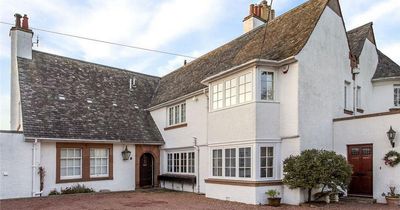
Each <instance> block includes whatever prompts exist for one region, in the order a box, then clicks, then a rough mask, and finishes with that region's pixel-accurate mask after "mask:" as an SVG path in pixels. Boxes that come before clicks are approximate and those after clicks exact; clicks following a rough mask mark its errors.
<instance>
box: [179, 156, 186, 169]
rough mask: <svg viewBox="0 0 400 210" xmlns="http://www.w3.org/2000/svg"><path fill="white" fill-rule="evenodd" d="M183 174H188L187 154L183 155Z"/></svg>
mask: <svg viewBox="0 0 400 210" xmlns="http://www.w3.org/2000/svg"><path fill="white" fill-rule="evenodd" d="M180 172H181V173H186V172H187V153H181V171H180Z"/></svg>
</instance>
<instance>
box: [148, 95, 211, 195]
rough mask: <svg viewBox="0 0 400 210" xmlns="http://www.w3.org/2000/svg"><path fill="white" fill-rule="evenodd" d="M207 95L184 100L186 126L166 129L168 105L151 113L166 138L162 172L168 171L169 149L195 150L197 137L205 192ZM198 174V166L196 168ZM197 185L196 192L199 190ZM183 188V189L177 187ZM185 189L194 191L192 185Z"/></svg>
mask: <svg viewBox="0 0 400 210" xmlns="http://www.w3.org/2000/svg"><path fill="white" fill-rule="evenodd" d="M207 97H208V96H207V95H205V94H202V95H198V96H196V97H194V98H190V99H187V100H184V101H182V102H186V123H187V126H186V127H181V128H176V129H171V130H164V128H166V127H167V125H168V124H167V107H163V108H160V109H157V110H154V111H151V115H152V117H153V119H154V121H155V123H156V125H157V127H158V129H159V130H160V132H161V135H162V136H163V138H164V141H165V145H164V146H162V148H161V155H160V156H161V157H160V158H161V160H160V161H161V162H160V163H161V166H160V171H161V174H163V173H167V168H166V166H167V151H171V152H174V151H182V150H184V151H195V148H194V147H193V146H194V139H193V137H196V138H197V145H199V146H200V163H199V162H198V161H199V160H198V158H197V151H196V157H195V159H196V160H195V161H196V165H197V164H198V163H199V164H200V168H201V170H200V171H199V173H200V176H199V178H198V180H199V183H200V186H199V188H200V192H202V193H205V183H204V179H206V178H207V176H208V158H207V157H208V148H207V116H208V115H207V113H208V99H207ZM195 171H196V175H197V171H198V170H197V167H196V169H195ZM166 187H167V188H169V187H171V185H170V183H169V184H168V185H166ZM197 188H198V187H197V186H196V190H195V191H196V192H197ZM177 190H181V189H177ZM184 190H185V191H190V192H192V191H193V190H192V188H191V186H190V187H189V188H187V187H185V189H184Z"/></svg>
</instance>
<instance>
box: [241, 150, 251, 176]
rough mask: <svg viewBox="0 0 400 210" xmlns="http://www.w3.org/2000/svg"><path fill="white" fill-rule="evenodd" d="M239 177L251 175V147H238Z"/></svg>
mask: <svg viewBox="0 0 400 210" xmlns="http://www.w3.org/2000/svg"><path fill="white" fill-rule="evenodd" d="M239 177H245V178H250V177H251V148H250V147H246V148H239Z"/></svg>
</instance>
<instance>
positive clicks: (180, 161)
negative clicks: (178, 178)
mask: <svg viewBox="0 0 400 210" xmlns="http://www.w3.org/2000/svg"><path fill="white" fill-rule="evenodd" d="M194 165H195V158H194V152H175V153H168V154H167V172H168V173H182V174H193V173H194V172H195V169H194Z"/></svg>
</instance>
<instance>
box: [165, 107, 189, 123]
mask: <svg viewBox="0 0 400 210" xmlns="http://www.w3.org/2000/svg"><path fill="white" fill-rule="evenodd" d="M185 122H186V103H182V104H178V105H175V106H171V107H169V108H168V126H173V125H178V124H182V123H185Z"/></svg>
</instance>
